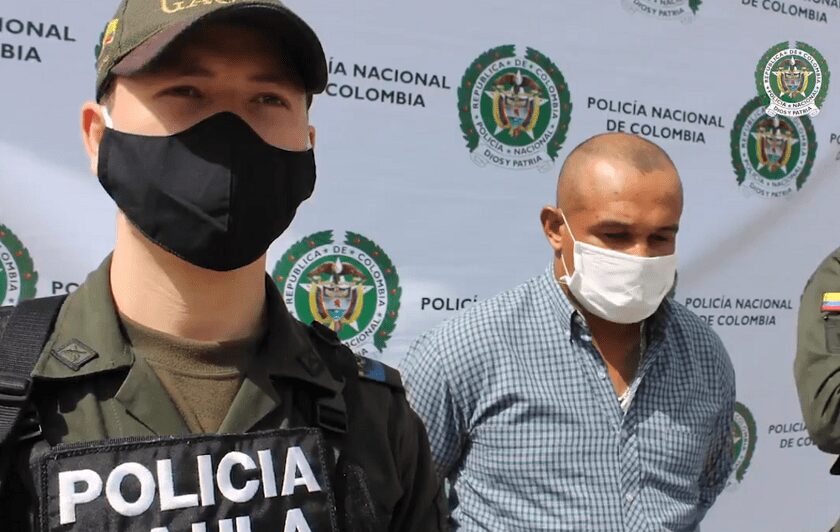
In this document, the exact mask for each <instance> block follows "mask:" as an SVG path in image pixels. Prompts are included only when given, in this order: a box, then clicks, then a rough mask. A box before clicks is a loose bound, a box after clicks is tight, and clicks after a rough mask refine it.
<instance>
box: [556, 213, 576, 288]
mask: <svg viewBox="0 0 840 532" xmlns="http://www.w3.org/2000/svg"><path fill="white" fill-rule="evenodd" d="M557 210H559V211H560V216H562V217H563V223H564V224H566V231H568V232H569V236H571V237H572V241H573V242H575V243H577V239H575V234H574V233H572V227H571V226H570V225H569V221H568V220H566V214H565V213H564V212H563V210H562V209H557ZM560 264H562V265H563V271H564V272H566V275H564V276H563V277H561V278H560V279H559V281H560V282H561V283H563V284H565V285H568V284H569V281H568V279H570V278H571V277H572V276H571V275H569V269H568V268H566V261H565V260H564V259H563V257H562V256H561V257H560Z"/></svg>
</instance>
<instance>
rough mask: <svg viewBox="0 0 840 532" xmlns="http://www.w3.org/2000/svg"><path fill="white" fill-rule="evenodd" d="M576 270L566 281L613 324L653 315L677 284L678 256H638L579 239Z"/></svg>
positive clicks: (582, 301)
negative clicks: (675, 281)
mask: <svg viewBox="0 0 840 532" xmlns="http://www.w3.org/2000/svg"><path fill="white" fill-rule="evenodd" d="M561 216H563V220H564V221H565V223H566V229H567V230H568V231H569V235H571V237H572V240H574V241H575V249H574V264H575V271H574V273H573V274H572V275H571V276H570V275H569V272H568V270H566V263H565V262H563V269H564V270H566V275H564V276H563V277H562V278H561V279H560V282H562V283H565V284H566V285H567V286H568V287H569V290H570V291H571V292H572V295H574V296H575V299H577V301H578V302H579V303H580V304H581V305H583V307H584V308H585V309H586V310H588V311H589V312H591V313H592V314H594V315H596V316H598V317H600V318H603V319H605V320H607V321H610V322H613V323H638V322H640V321H643V320H645V319H646V318H648V317H650V316H651V315H653V313H654V312H656V309H657V308H659V305H660V304H661V303H662V300H663V299H665V296H666V295H667V294H668V291H669V290H671V287H672V286H673V285H674V276H675V274H676V271H677V255H676V254H673V255H666V256H664V257H637V256H635V255H629V254H627V253H621V252H618V251H613V250H611V249H604V248H601V247H598V246H593V245H591V244H586V243H584V242H578V241H577V240H575V236H574V235H573V234H572V230H571V228H570V227H569V222H568V221H566V217H565V215H563V214H562V213H561Z"/></svg>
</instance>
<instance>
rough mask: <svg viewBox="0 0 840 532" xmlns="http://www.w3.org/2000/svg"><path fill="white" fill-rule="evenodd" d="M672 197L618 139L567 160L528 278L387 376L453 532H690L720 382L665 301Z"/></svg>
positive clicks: (672, 189) (594, 143)
mask: <svg viewBox="0 0 840 532" xmlns="http://www.w3.org/2000/svg"><path fill="white" fill-rule="evenodd" d="M682 207H683V198H682V185H681V183H680V179H679V176H678V174H677V170H676V168H675V167H674V165H673V162H672V161H671V159H670V158H669V157H668V155H667V154H666V153H665V152H664V151H663V150H662V149H661V148H659V147H658V146H656V145H655V144H653V143H651V142H649V141H647V140H644V139H642V138H640V137H636V136H631V135H627V134H621V133H612V134H604V135H599V136H596V137H593V138H592V139H589V140H588V141H586V142H584V143H583V144H581V145H580V146H578V147H577V148H576V149H575V150H574V151H573V152H572V153H571V154H570V155H569V157H568V158H567V160H566V162H565V164H564V165H563V169H562V171H561V173H560V179H559V183H558V188H557V206H556V207H545V208H544V209H543V210H542V213H541V221H542V225H543V229H544V232H545V235H546V237H547V239H548V242H549V244H550V245H551V247H552V248H553V250H554V259H553V261H552V264H551V265H550V266H549V267H548V269H547V270H546V272H545V273H544V274H543V275H540V276H538V277H535V278H533V279H531V280H530V281H528V282H526V283H525V284H523V285H521V286H519V287H517V288H514V289H513V290H510V291H508V292H505V293H502V294H500V295H498V296H496V297H494V298H492V299H490V300H487V301H484V302H482V303H480V304H478V305H476V306H474V307H472V308H471V309H470V310H468V311H467V312H465V313H463V314H461V315H459V316H457V317H456V318H454V319H452V320H450V321H448V322H446V323H444V324H443V325H441V326H439V327H438V328H436V329H435V330H433V331H431V332H429V333H426V334H425V335H423V336H422V337H421V338H419V339H418V340H417V342H416V343H415V344H414V345H413V346H412V347H411V349H410V351H409V353H408V355H407V357H406V359H405V360H404V361H403V367H402V371H403V376H404V380H405V383H406V385H407V388H408V390H409V399H410V401H411V403H412V406H413V407H414V408H415V410H417V412H418V413H419V414H420V416H421V417H422V418H423V420H424V421H425V423H426V427H427V430H428V433H429V438H430V440H431V445H432V453H433V455H434V458H435V461H436V463H437V467H438V471H439V473H440V474H441V475H442V476H443V477H445V478H447V479H448V480H449V482H450V484H451V487H452V492H451V498H450V499H451V500H450V504H451V507H452V513H451V520H452V524H453V526H454V527H455V528H456V529H459V530H461V531H473V530H490V531H511V530H546V531H548V530H550V531H561V530H568V531H575V532H581V531H595V532H611V531H627V532H646V531H660V530H672V531H694V530H697V529H698V525H699V523H700V521H701V520H702V519H703V516H704V515H705V514H706V512H707V510H708V509H709V508H710V507H711V505H712V503H713V502H714V501H715V499H716V498H717V496H718V494H720V492H721V490H722V489H723V488H724V486H725V485H726V482H727V479H728V477H729V474H730V471H731V468H732V437H731V432H730V431H731V428H730V427H731V422H732V416H733V409H734V403H735V374H734V371H733V369H732V364H731V362H730V360H729V356H728V355H727V353H726V350H725V349H724V347H723V344H722V343H721V341H720V339H719V338H718V336H717V335H716V334H715V333H714V332H713V331H712V330H711V329H710V328H709V327H708V326H706V325H705V324H704V323H703V322H702V321H701V320H700V319H699V318H698V317H697V316H695V315H694V314H692V313H691V312H689V311H688V310H686V309H685V308H684V307H683V306H682V305H680V304H679V303H676V302H675V301H673V300H671V299H668V298H666V295H667V293H668V292H669V290H670V289H671V288H672V287H673V282H674V276H675V270H676V257H675V250H676V235H677V229H678V224H679V220H680V215H681V214H682Z"/></svg>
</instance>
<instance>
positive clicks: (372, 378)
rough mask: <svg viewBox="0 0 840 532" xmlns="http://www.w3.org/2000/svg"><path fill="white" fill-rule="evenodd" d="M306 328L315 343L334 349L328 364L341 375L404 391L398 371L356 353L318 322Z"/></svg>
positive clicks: (333, 332)
mask: <svg viewBox="0 0 840 532" xmlns="http://www.w3.org/2000/svg"><path fill="white" fill-rule="evenodd" d="M306 327H307V328H308V329H309V331H310V333H311V335H312V337H313V338H314V339H315V341H317V342H321V343H324V344H327V345H328V346H330V347H332V348H333V349H332V350H331V351H332V355H327V357H328V358H332V360H327V363H328V364H329V363H330V362H333V364H334V367H335V368H336V369H337V371H338V372H339V373H342V374H344V375H343V376H345V377H351V378H358V380H359V381H360V382H361V383H370V384H374V385H380V386H387V387H389V388H391V389H392V390H395V391H403V390H404V388H403V383H402V378H401V377H400V372H399V371H397V370H396V369H394V368H392V367H390V366H388V365H387V364H383V363H382V362H379V361H378V360H374V359H372V358H368V357H365V356H362V355H359V354H357V353H354V352H353V351H351V350H350V348H349V347H347V346H346V345H345V344H344V343H343V342H342V341H341V339H339V337H338V335H337V334H336V333H335V331H333V330H332V329H330V328H329V327H326V326H325V325H323V324H321V323H319V322H317V321H314V322H312V324H310V325H308V326H306Z"/></svg>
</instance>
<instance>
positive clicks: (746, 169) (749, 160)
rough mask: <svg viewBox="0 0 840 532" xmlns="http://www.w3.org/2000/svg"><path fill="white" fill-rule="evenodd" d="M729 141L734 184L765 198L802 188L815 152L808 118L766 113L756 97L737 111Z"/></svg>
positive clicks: (781, 195) (811, 127) (812, 128)
mask: <svg viewBox="0 0 840 532" xmlns="http://www.w3.org/2000/svg"><path fill="white" fill-rule="evenodd" d="M730 144H731V148H732V165H733V167H734V169H735V174H736V175H737V177H738V184H739V185H743V184H744V183H746V184H747V186H748V187H749V189H750V190H752V191H754V192H756V193H757V194H759V195H761V196H764V197H768V198H780V197H784V196H787V195H788V194H790V193H791V192H793V191H794V190H799V189H800V188H802V185H804V184H805V180H806V179H808V176H809V175H810V173H811V168H812V167H813V166H814V159H815V158H816V155H817V139H816V134H815V133H814V127H813V126H812V125H811V119H810V118H808V117H807V116H800V117H787V116H782V115H776V116H773V117H770V116H767V115H766V114H765V113H764V107H763V105H762V103H761V100H760V99H759V98H753V99H752V100H750V101H749V102H747V105H745V106H744V107H743V108H742V109H741V112H739V113H738V116H737V117H736V118H735V125H734V127H733V128H732V137H731V141H730Z"/></svg>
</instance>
